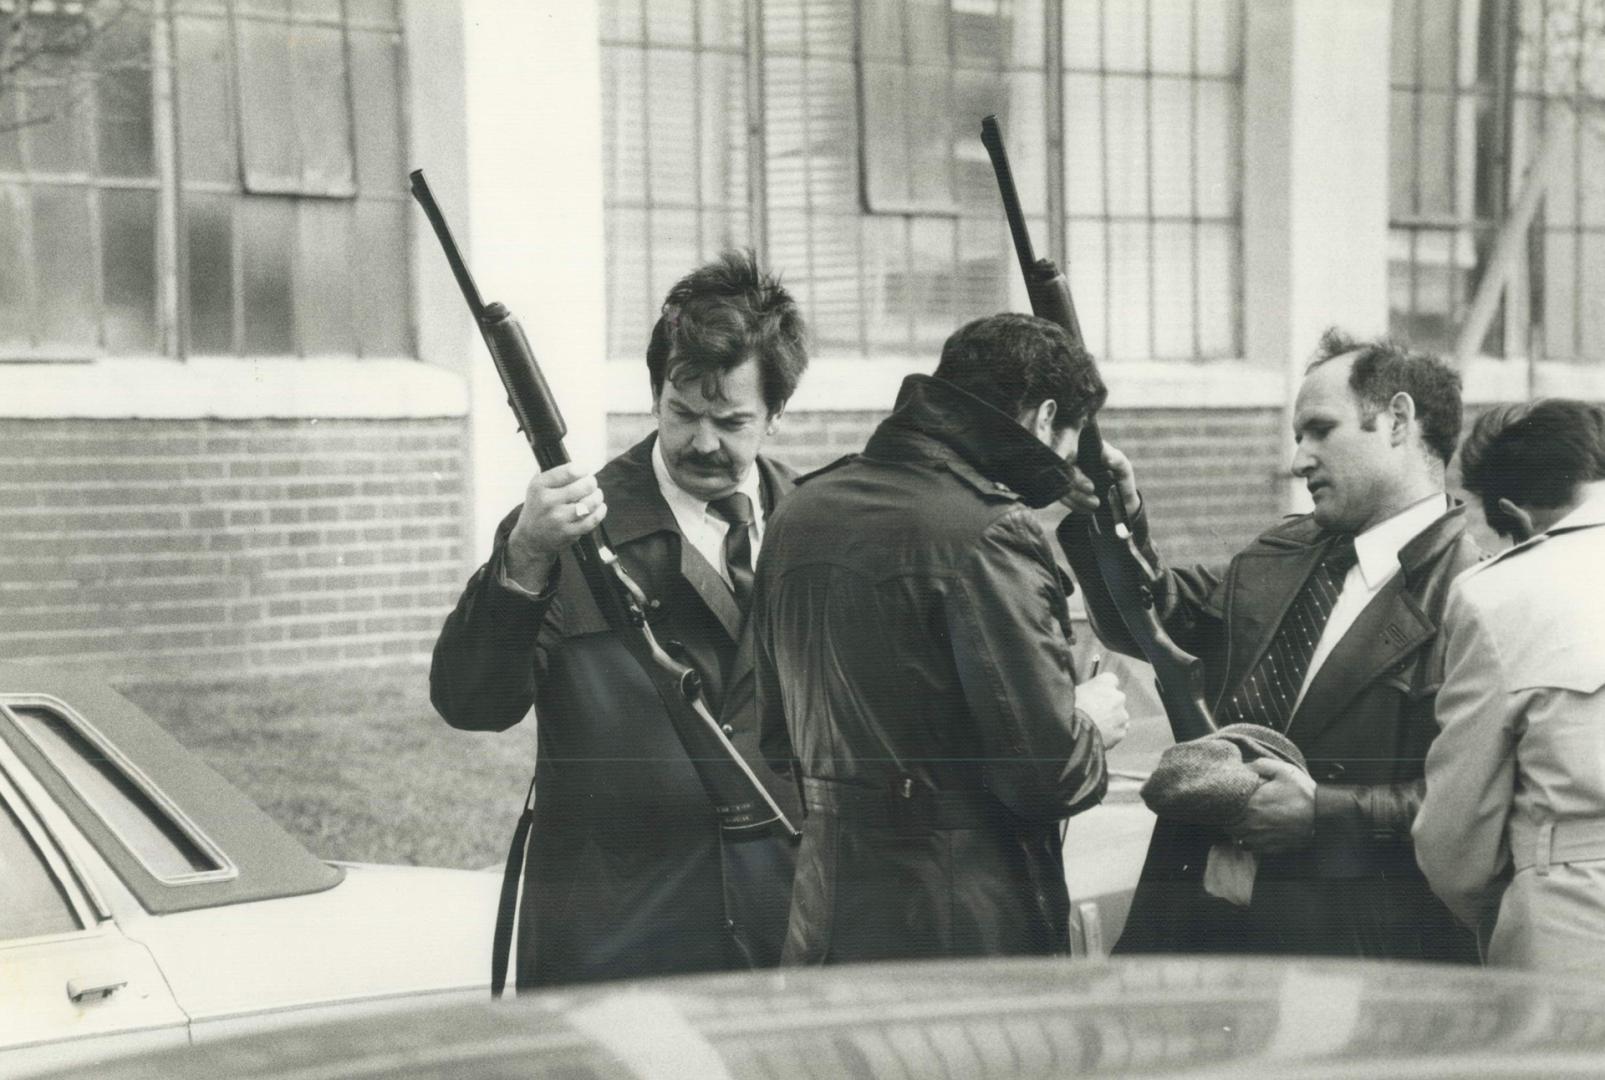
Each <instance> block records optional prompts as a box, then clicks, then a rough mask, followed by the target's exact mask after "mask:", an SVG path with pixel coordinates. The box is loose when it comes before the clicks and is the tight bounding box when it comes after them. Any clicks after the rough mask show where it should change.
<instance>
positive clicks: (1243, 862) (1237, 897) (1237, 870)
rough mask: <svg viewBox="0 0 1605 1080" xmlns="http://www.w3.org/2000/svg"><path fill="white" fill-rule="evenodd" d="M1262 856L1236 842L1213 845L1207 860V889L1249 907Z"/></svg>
mask: <svg viewBox="0 0 1605 1080" xmlns="http://www.w3.org/2000/svg"><path fill="white" fill-rule="evenodd" d="M1258 870H1259V856H1258V855H1256V854H1254V853H1253V852H1252V851H1244V850H1243V849H1242V848H1240V847H1238V846H1237V845H1235V844H1216V845H1215V846H1214V847H1212V848H1210V849H1209V860H1208V861H1207V862H1206V863H1205V864H1204V891H1205V892H1207V893H1208V894H1209V895H1211V896H1218V897H1220V898H1221V899H1222V900H1225V901H1227V902H1228V903H1232V904H1236V905H1237V906H1238V907H1247V906H1248V902H1249V900H1251V899H1252V898H1253V896H1254V874H1255V872H1256V871H1258Z"/></svg>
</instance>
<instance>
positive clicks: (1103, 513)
mask: <svg viewBox="0 0 1605 1080" xmlns="http://www.w3.org/2000/svg"><path fill="white" fill-rule="evenodd" d="M981 142H982V144H983V145H984V146H985V147H986V152H987V154H988V155H990V157H991V158H992V171H993V172H994V173H995V174H996V175H997V180H998V193H999V194H1000V195H1001V196H1002V198H1003V212H1004V214H1005V216H1007V218H1008V221H1009V232H1010V233H1011V234H1012V235H1013V237H1014V252H1015V254H1016V255H1017V256H1018V257H1019V260H1020V272H1021V274H1023V275H1024V276H1025V291H1026V295H1027V296H1028V297H1030V300H1031V313H1032V314H1033V315H1036V316H1037V317H1038V318H1042V319H1047V320H1049V321H1050V322H1054V323H1058V324H1059V325H1060V326H1061V327H1063V328H1064V331H1065V333H1067V334H1069V335H1070V340H1072V341H1073V342H1075V344H1076V345H1077V346H1078V347H1080V348H1083V349H1084V348H1085V347H1086V343H1085V340H1084V339H1083V338H1082V336H1081V323H1080V321H1079V320H1078V319H1077V318H1076V304H1075V300H1074V299H1072V298H1071V296H1070V282H1069V280H1068V279H1067V278H1066V277H1065V275H1064V272H1063V271H1062V270H1060V269H1059V267H1058V266H1057V265H1055V264H1054V262H1053V260H1052V259H1039V258H1037V257H1036V255H1035V253H1034V252H1033V250H1032V247H1031V233H1030V232H1029V230H1027V228H1026V224H1025V214H1024V212H1023V211H1022V210H1021V209H1020V196H1019V193H1018V192H1016V191H1015V187H1014V172H1013V170H1012V169H1010V168H1009V155H1008V152H1007V151H1006V150H1005V149H1004V148H1003V133H1002V132H1001V130H1000V129H999V127H998V121H997V117H995V116H988V117H986V118H985V119H984V120H982V121H981ZM1076 468H1078V469H1080V470H1081V471H1082V472H1083V473H1085V474H1086V476H1087V479H1089V480H1091V481H1092V486H1093V489H1094V490H1095V491H1096V492H1097V494H1098V508H1097V509H1096V510H1095V511H1093V512H1092V513H1090V514H1077V515H1076V516H1077V518H1078V519H1079V522H1078V524H1077V526H1076V529H1075V532H1074V533H1073V541H1074V542H1075V543H1077V544H1084V545H1086V546H1087V548H1089V549H1090V551H1091V553H1092V554H1093V556H1094V558H1095V559H1096V562H1097V566H1098V570H1099V573H1100V576H1101V577H1102V578H1103V584H1104V588H1105V590H1106V591H1107V592H1108V594H1109V597H1110V599H1111V600H1112V601H1113V603H1114V606H1115V609H1116V611H1117V612H1118V615H1119V618H1120V621H1121V623H1122V624H1123V626H1119V627H1113V626H1111V627H1104V626H1100V625H1099V621H1100V613H1099V611H1098V605H1095V604H1092V603H1088V604H1087V605H1086V608H1087V619H1088V621H1089V622H1091V623H1092V628H1093V630H1094V632H1096V633H1097V635H1098V637H1099V638H1101V639H1103V640H1104V641H1105V642H1109V641H1112V640H1114V641H1118V640H1120V638H1121V637H1122V635H1121V634H1120V633H1119V631H1120V630H1122V629H1123V630H1125V632H1126V633H1125V635H1124V636H1126V637H1129V638H1130V639H1131V640H1132V641H1134V642H1136V644H1137V647H1138V648H1139V649H1141V650H1142V654H1143V656H1144V657H1145V658H1146V659H1147V660H1148V663H1149V664H1151V665H1153V669H1154V679H1155V682H1154V686H1155V688H1156V689H1157V690H1158V692H1159V700H1160V703H1161V704H1162V705H1163V706H1164V709H1165V715H1166V716H1167V717H1168V718H1169V719H1170V728H1171V732H1172V733H1173V734H1174V735H1175V737H1176V741H1177V742H1186V741H1187V740H1188V739H1196V738H1198V737H1199V736H1202V735H1207V734H1209V733H1210V732H1212V731H1214V730H1215V722H1214V720H1213V719H1212V718H1211V717H1210V715H1209V707H1208V706H1207V705H1205V704H1204V665H1203V662H1202V661H1200V660H1199V659H1198V658H1197V657H1196V656H1193V655H1191V654H1189V653H1187V652H1184V651H1183V650H1182V649H1181V648H1180V647H1179V646H1177V644H1176V643H1175V642H1174V641H1172V640H1171V639H1170V635H1169V634H1168V633H1166V632H1165V627H1164V624H1163V623H1162V622H1160V620H1159V613H1158V611H1157V610H1156V609H1155V606H1154V592H1155V589H1156V588H1157V586H1158V584H1159V572H1158V571H1157V570H1156V569H1155V568H1154V567H1153V565H1152V564H1150V563H1149V561H1148V560H1147V559H1146V558H1145V557H1144V556H1143V554H1142V552H1141V551H1140V550H1139V549H1138V548H1137V545H1136V542H1135V541H1134V540H1133V538H1132V534H1131V527H1130V525H1129V523H1128V522H1127V521H1126V508H1125V502H1124V500H1123V499H1121V497H1120V491H1119V489H1118V487H1117V486H1116V484H1115V482H1114V478H1113V477H1112V476H1111V475H1110V473H1109V466H1108V465H1107V463H1105V461H1104V458H1103V434H1102V432H1100V431H1099V430H1098V421H1097V419H1096V418H1095V417H1090V416H1089V417H1088V418H1087V422H1086V423H1085V424H1084V425H1082V428H1081V438H1080V440H1079V441H1078V442H1077V444H1076ZM1106 630H1107V631H1109V633H1106V632H1105V631H1106Z"/></svg>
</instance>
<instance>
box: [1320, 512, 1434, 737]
mask: <svg viewBox="0 0 1605 1080" xmlns="http://www.w3.org/2000/svg"><path fill="white" fill-rule="evenodd" d="M1448 509H1449V497H1448V496H1447V495H1443V494H1433V495H1428V496H1427V497H1426V498H1425V499H1422V500H1421V501H1420V502H1418V503H1414V504H1412V505H1411V506H1409V507H1407V508H1406V509H1404V510H1401V511H1399V512H1398V513H1397V514H1394V515H1393V516H1392V517H1390V518H1388V519H1387V520H1386V521H1379V522H1377V523H1376V524H1375V525H1373V526H1371V527H1370V528H1369V529H1367V530H1365V532H1363V533H1359V534H1358V535H1356V536H1355V538H1354V554H1355V556H1356V561H1355V563H1354V565H1353V566H1351V567H1349V573H1348V576H1347V577H1345V578H1344V579H1343V590H1342V591H1341V592H1339V593H1338V598H1337V603H1336V604H1333V605H1332V616H1331V618H1329V619H1327V621H1326V629H1324V630H1322V631H1321V640H1320V641H1317V642H1316V643H1315V652H1314V654H1313V655H1311V657H1310V666H1309V670H1307V671H1306V672H1305V673H1304V685H1303V686H1301V687H1299V692H1298V701H1295V702H1294V703H1293V708H1294V710H1295V711H1297V709H1298V707H1299V704H1300V703H1302V702H1303V700H1304V694H1305V693H1306V692H1307V691H1308V690H1309V688H1310V683H1311V682H1313V681H1314V680H1315V673H1316V672H1317V671H1320V670H1321V665H1322V664H1324V663H1326V658H1327V657H1328V656H1330V655H1332V650H1333V649H1334V648H1336V647H1337V643H1338V642H1340V641H1342V640H1343V635H1344V634H1347V633H1348V632H1349V627H1351V626H1353V625H1354V620H1355V619H1358V618H1359V617H1360V612H1362V611H1364V610H1365V606H1366V605H1367V604H1369V603H1370V602H1371V601H1372V600H1373V599H1374V598H1375V597H1376V594H1377V593H1379V592H1381V591H1382V586H1384V585H1386V584H1387V583H1388V582H1390V581H1392V580H1393V575H1394V574H1397V573H1398V572H1399V552H1400V550H1401V549H1403V547H1404V546H1405V545H1406V544H1408V543H1409V542H1410V541H1412V540H1414V539H1415V538H1416V537H1417V536H1420V535H1421V533H1422V531H1423V530H1425V529H1426V528H1427V526H1429V525H1431V524H1432V523H1433V522H1434V521H1437V520H1438V519H1439V518H1441V517H1443V515H1444V514H1445V513H1446V512H1447V511H1448Z"/></svg>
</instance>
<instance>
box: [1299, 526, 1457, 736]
mask: <svg viewBox="0 0 1605 1080" xmlns="http://www.w3.org/2000/svg"><path fill="white" fill-rule="evenodd" d="M1465 529H1466V524H1465V507H1464V506H1463V505H1462V504H1459V503H1455V504H1452V505H1451V506H1450V508H1449V510H1448V512H1447V513H1445V514H1444V515H1443V516H1442V517H1440V518H1438V520H1437V521H1435V522H1433V523H1432V524H1431V525H1429V526H1427V527H1426V528H1425V529H1423V530H1422V531H1421V532H1420V533H1419V534H1418V535H1417V536H1415V537H1414V538H1413V539H1412V540H1410V542H1409V543H1407V544H1405V545H1404V547H1402V548H1400V549H1399V572H1398V573H1396V574H1394V575H1393V578H1392V579H1391V580H1389V582H1388V583H1387V584H1386V585H1384V586H1383V587H1382V589H1381V591H1380V592H1378V593H1377V594H1376V596H1374V597H1372V598H1371V602H1370V603H1369V604H1367V605H1366V606H1365V610H1364V611H1361V612H1360V615H1359V617H1358V618H1357V619H1355V620H1354V625H1353V626H1350V627H1349V629H1348V632H1347V633H1346V634H1344V635H1343V638H1342V640H1340V641H1339V642H1338V643H1337V645H1336V646H1335V647H1334V648H1333V649H1332V652H1331V653H1330V654H1329V655H1328V656H1327V658H1326V663H1324V664H1322V665H1321V669H1320V670H1319V671H1317V672H1316V673H1315V676H1314V678H1312V679H1311V681H1310V689H1309V692H1308V693H1306V694H1305V695H1304V700H1303V701H1302V702H1300V703H1299V707H1298V709H1297V711H1295V712H1294V714H1293V717H1292V720H1291V721H1290V722H1289V724H1288V732H1289V734H1293V733H1294V732H1295V731H1296V732H1297V737H1298V738H1299V739H1300V740H1302V741H1304V742H1308V741H1309V740H1311V739H1313V738H1315V737H1316V736H1317V735H1319V734H1320V733H1321V732H1323V731H1325V730H1326V729H1327V728H1328V727H1329V726H1331V724H1332V723H1333V722H1334V721H1335V720H1337V719H1338V718H1339V717H1340V716H1342V715H1343V712H1344V710H1345V709H1347V708H1348V706H1349V704H1350V703H1351V702H1352V701H1353V700H1354V698H1355V697H1356V696H1357V695H1358V694H1359V693H1360V691H1361V690H1363V689H1365V688H1366V687H1367V686H1370V685H1371V684H1372V683H1374V682H1375V681H1376V680H1377V679H1378V678H1380V677H1381V676H1382V675H1383V674H1384V673H1386V672H1387V671H1388V670H1389V669H1390V668H1392V667H1393V666H1394V665H1396V664H1398V663H1399V661H1401V660H1403V659H1404V658H1405V657H1407V656H1409V655H1410V654H1411V653H1413V652H1415V651H1416V650H1417V649H1419V648H1420V647H1421V646H1422V645H1423V644H1425V643H1426V642H1428V641H1430V640H1432V639H1433V638H1434V637H1435V636H1437V633H1438V624H1437V623H1436V622H1434V621H1433V620H1432V619H1431V618H1429V617H1428V616H1427V612H1426V608H1425V607H1424V606H1423V602H1422V601H1423V596H1424V595H1425V594H1423V593H1422V590H1423V589H1426V588H1428V587H1429V585H1430V583H1431V581H1432V578H1433V575H1432V574H1431V572H1430V571H1431V568H1432V567H1434V566H1436V565H1437V564H1438V560H1439V559H1441V558H1442V557H1443V556H1444V553H1445V552H1447V551H1448V550H1449V548H1450V547H1451V546H1452V545H1454V544H1455V543H1456V542H1457V541H1458V540H1459V539H1460V537H1461V535H1462V534H1463V533H1464V532H1465ZM1439 584H1440V587H1446V586H1447V578H1440V579H1439ZM1428 603H1433V602H1432V601H1431V600H1428ZM1433 606H1434V608H1435V610H1440V611H1441V610H1442V604H1441V598H1440V600H1439V601H1438V602H1437V603H1435V604H1434V605H1433Z"/></svg>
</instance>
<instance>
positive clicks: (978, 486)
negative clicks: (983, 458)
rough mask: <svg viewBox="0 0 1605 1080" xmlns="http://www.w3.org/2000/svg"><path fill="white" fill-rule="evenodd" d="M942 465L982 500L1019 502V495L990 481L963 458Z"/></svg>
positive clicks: (997, 482)
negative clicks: (973, 490) (972, 489)
mask: <svg viewBox="0 0 1605 1080" xmlns="http://www.w3.org/2000/svg"><path fill="white" fill-rule="evenodd" d="M942 465H943V466H944V467H945V468H946V469H947V471H948V472H950V473H952V474H953V475H954V476H956V477H958V478H959V479H960V480H963V481H964V482H965V483H966V484H968V485H969V486H970V487H972V488H974V489H975V491H976V493H977V494H978V495H980V496H981V497H982V498H983V499H988V500H991V501H996V502H1019V501H1020V499H1021V496H1020V493H1019V492H1017V491H1015V490H1014V489H1013V488H1011V487H1010V486H1009V485H1008V484H1005V483H1004V482H1003V481H1001V480H990V479H988V478H987V477H985V476H983V475H981V472H980V471H979V470H978V469H976V468H975V466H973V465H971V464H970V463H969V462H967V461H965V460H964V459H963V458H957V457H954V458H946V459H944V460H943V461H942Z"/></svg>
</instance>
